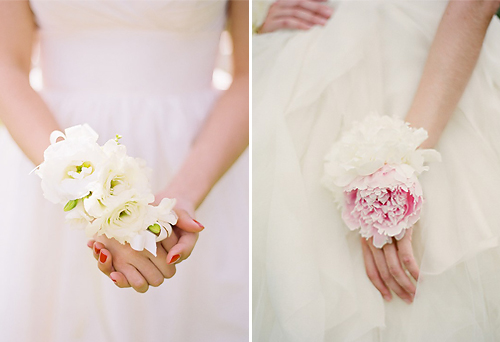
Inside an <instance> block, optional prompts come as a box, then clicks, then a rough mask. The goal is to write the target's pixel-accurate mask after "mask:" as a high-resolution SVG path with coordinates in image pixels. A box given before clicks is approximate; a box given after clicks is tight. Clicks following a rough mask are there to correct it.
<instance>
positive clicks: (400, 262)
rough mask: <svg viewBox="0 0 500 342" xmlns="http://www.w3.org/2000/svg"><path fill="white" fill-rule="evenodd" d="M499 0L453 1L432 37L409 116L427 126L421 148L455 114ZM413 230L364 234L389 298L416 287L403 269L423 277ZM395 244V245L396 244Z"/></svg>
mask: <svg viewBox="0 0 500 342" xmlns="http://www.w3.org/2000/svg"><path fill="white" fill-rule="evenodd" d="M499 6H500V2H499V1H482V0H466V1H454V0H452V1H450V3H449V4H448V7H447V8H446V11H445V13H444V15H443V18H442V19H441V22H440V25H439V28H438V31H437V33H436V37H435V38H434V41H433V43H432V46H431V49H430V51H429V55H428V57H427V62H426V64H425V67H424V72H423V74H422V78H421V80H420V84H419V87H418V90H417V93H416V95H415V98H414V100H413V104H412V106H411V107H410V110H409V112H408V115H407V117H406V120H407V121H408V122H410V124H411V125H412V126H415V127H424V128H425V129H426V130H427V131H428V132H429V139H427V140H426V141H425V142H424V143H423V144H422V147H423V148H428V147H433V146H434V145H435V144H436V143H437V142H438V140H439V137H440V135H441V133H442V132H443V130H444V128H445V127H446V124H447V123H448V120H449V119H450V118H451V116H452V114H453V111H454V110H455V108H456V106H457V104H458V101H459V100H460V98H461V96H462V93H463V92H464V90H465V87H466V86H467V83H468V81H469V79H470V76H471V74H472V71H473V70H474V67H475V65H476V63H477V59H478V57H479V53H480V52H481V47H482V43H483V40H484V37H485V34H486V30H487V29H488V26H489V23H490V21H491V18H492V17H493V15H494V14H495V12H496V11H497V10H498V7H499ZM411 232H412V231H411V230H409V231H408V232H407V233H406V234H405V236H404V237H403V239H401V240H400V241H395V244H387V245H385V246H384V248H383V249H382V250H380V249H377V248H375V247H373V244H371V243H366V241H365V240H364V239H361V240H362V241H361V244H362V247H363V257H364V261H365V268H366V273H367V275H368V277H369V278H370V280H371V282H372V283H373V285H374V286H375V287H376V288H377V289H378V290H379V291H380V293H381V294H382V296H383V297H384V298H385V299H386V300H388V301H390V300H391V299H392V294H391V292H390V290H392V291H394V292H395V293H396V294H397V295H398V296H399V297H400V298H401V299H403V300H404V301H406V302H407V303H411V302H413V298H414V295H415V291H416V287H415V285H414V284H413V283H412V282H411V281H410V278H409V276H408V275H407V274H406V273H405V271H404V269H405V268H406V269H407V270H408V271H409V272H410V274H411V276H412V278H414V279H415V280H417V279H418V277H419V267H418V265H417V263H416V261H415V258H414V256H413V247H412V243H411ZM395 245H396V246H395Z"/></svg>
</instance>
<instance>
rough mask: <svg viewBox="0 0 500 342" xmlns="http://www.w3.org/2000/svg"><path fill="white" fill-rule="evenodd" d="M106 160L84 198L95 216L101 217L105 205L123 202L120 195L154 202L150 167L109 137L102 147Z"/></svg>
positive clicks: (87, 206)
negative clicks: (149, 174) (130, 155)
mask: <svg viewBox="0 0 500 342" xmlns="http://www.w3.org/2000/svg"><path fill="white" fill-rule="evenodd" d="M103 150H104V153H105V154H106V155H107V160H106V162H104V163H103V164H102V165H101V168H100V169H99V173H98V174H99V178H98V180H97V182H95V183H94V184H93V187H92V188H91V192H92V195H91V196H89V197H88V198H86V199H85V200H84V204H85V209H86V210H87V212H88V213H89V214H90V215H92V216H94V217H96V218H97V217H101V216H102V215H103V214H104V211H105V210H106V209H107V208H114V207H115V206H116V205H119V204H120V203H122V202H123V201H122V198H121V195H122V194H124V193H127V195H126V196H128V197H132V196H133V197H137V198H141V199H143V200H145V201H147V203H151V202H153V201H154V195H153V194H152V193H151V188H150V184H149V177H148V173H149V170H148V169H147V168H146V167H145V166H144V163H142V161H141V160H139V159H136V158H132V157H129V156H127V155H126V148H125V146H123V145H119V144H117V143H116V142H115V141H113V140H110V141H108V142H107V143H106V144H105V145H104V146H103Z"/></svg>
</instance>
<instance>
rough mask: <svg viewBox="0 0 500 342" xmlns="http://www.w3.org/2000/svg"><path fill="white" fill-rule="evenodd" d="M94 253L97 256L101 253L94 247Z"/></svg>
mask: <svg viewBox="0 0 500 342" xmlns="http://www.w3.org/2000/svg"><path fill="white" fill-rule="evenodd" d="M94 252H95V254H97V255H99V253H101V249H100V248H97V247H96V246H94Z"/></svg>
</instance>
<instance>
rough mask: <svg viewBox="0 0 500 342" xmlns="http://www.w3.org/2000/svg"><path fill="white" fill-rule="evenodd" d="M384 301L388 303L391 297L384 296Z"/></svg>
mask: <svg viewBox="0 0 500 342" xmlns="http://www.w3.org/2000/svg"><path fill="white" fill-rule="evenodd" d="M384 299H385V300H386V301H388V302H390V301H391V299H392V298H391V296H387V295H385V296H384Z"/></svg>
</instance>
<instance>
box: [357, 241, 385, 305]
mask: <svg viewBox="0 0 500 342" xmlns="http://www.w3.org/2000/svg"><path fill="white" fill-rule="evenodd" d="M361 247H362V251H363V259H364V260H365V270H366V275H367V276H368V279H370V281H371V282H372V284H373V285H374V286H375V288H376V289H377V290H378V291H379V292H380V294H381V295H382V297H384V299H385V300H386V301H388V302H390V301H391V299H392V295H391V291H390V290H389V288H388V287H387V286H386V285H385V283H384V282H383V280H382V278H381V277H380V274H379V273H378V270H377V266H376V265H375V260H373V255H372V252H371V251H370V247H368V245H367V242H366V239H365V238H361Z"/></svg>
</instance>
